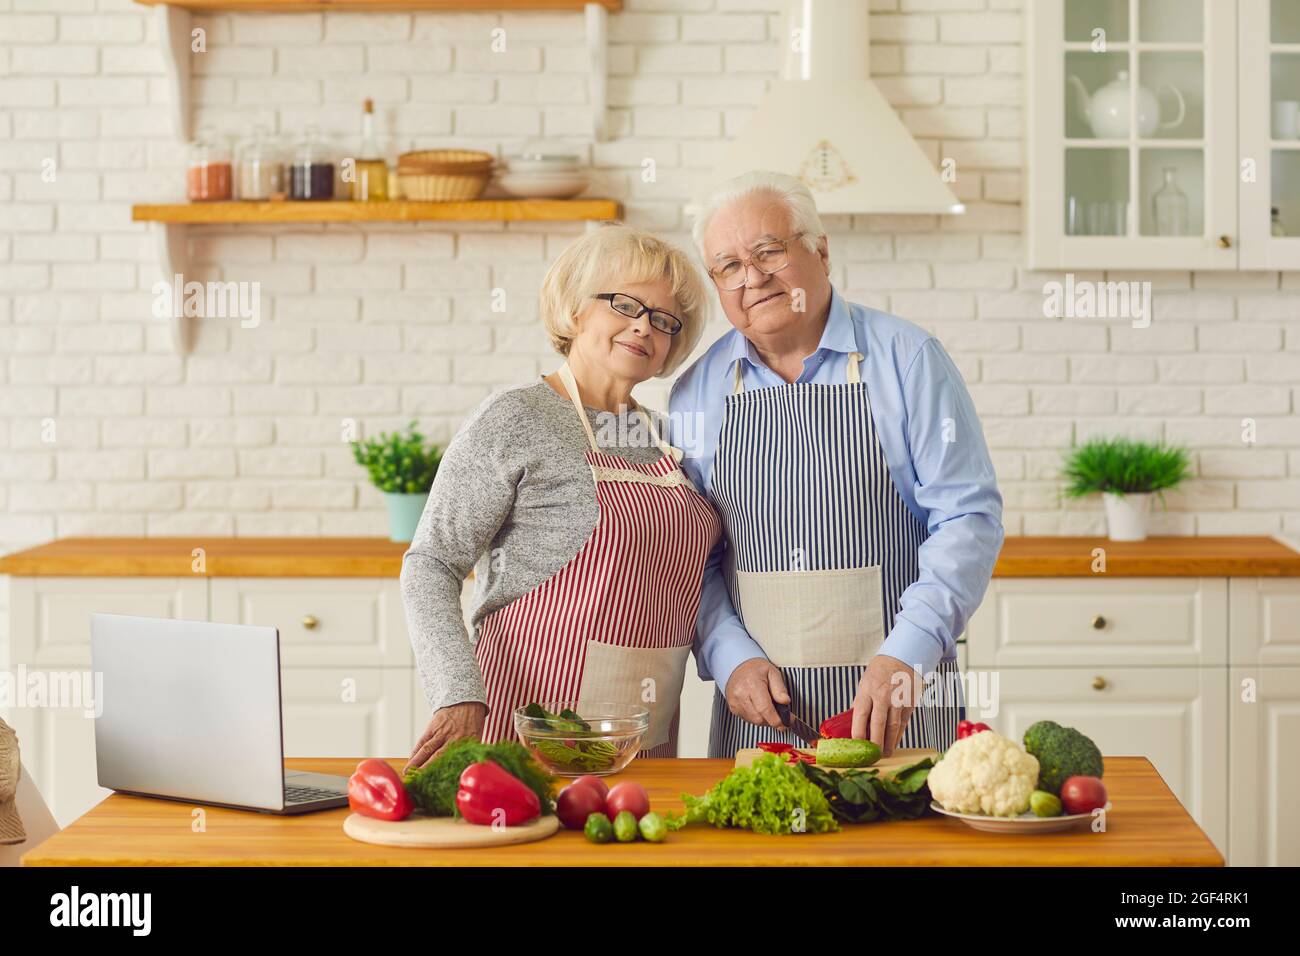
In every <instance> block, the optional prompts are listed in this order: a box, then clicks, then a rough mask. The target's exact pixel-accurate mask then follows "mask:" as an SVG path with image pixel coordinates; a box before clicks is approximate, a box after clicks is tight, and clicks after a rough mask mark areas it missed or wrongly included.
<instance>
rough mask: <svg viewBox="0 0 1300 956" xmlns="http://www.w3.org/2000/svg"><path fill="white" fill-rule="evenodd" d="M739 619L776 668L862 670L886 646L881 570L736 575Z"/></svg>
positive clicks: (863, 569)
mask: <svg viewBox="0 0 1300 956" xmlns="http://www.w3.org/2000/svg"><path fill="white" fill-rule="evenodd" d="M736 590H737V592H738V594H739V597H740V608H739V609H738V610H739V611H740V615H741V619H742V620H743V621H744V623H745V629H746V630H747V631H749V635H750V637H752V638H753V639H754V640H756V641H757V642H758V644H759V646H760V647H762V648H763V653H764V654H766V655H767V658H768V660H770V661H771V662H772V663H773V664H775V665H776V666H777V667H838V666H843V665H848V664H865V663H867V662H868V661H869V660H871V657H872V655H874V654H875V653H876V651H877V650H878V649H879V648H880V645H881V643H882V642H883V641H884V640H885V617H884V613H883V612H882V610H881V597H880V595H881V580H880V565H874V566H872V567H869V568H848V569H845V570H838V571H737V572H736Z"/></svg>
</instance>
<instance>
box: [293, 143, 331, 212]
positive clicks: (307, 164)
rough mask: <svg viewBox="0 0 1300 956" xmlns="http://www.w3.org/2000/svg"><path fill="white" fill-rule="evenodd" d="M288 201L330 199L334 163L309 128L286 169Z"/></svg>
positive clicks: (322, 144)
mask: <svg viewBox="0 0 1300 956" xmlns="http://www.w3.org/2000/svg"><path fill="white" fill-rule="evenodd" d="M289 198H290V199H333V198H334V162H333V160H332V159H331V157H330V155H329V153H328V151H327V150H326V148H325V145H324V143H322V142H321V138H320V133H319V132H318V131H317V130H316V128H315V127H308V128H307V131H306V132H305V133H303V136H302V139H300V140H299V141H298V148H297V149H296V150H295V151H294V156H293V162H292V163H291V164H290V166H289Z"/></svg>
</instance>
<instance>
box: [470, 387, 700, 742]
mask: <svg viewBox="0 0 1300 956" xmlns="http://www.w3.org/2000/svg"><path fill="white" fill-rule="evenodd" d="M559 374H560V379H561V380H562V381H563V382H564V386H565V388H566V389H567V390H568V392H569V398H570V399H571V400H572V402H573V405H574V408H575V409H576V410H577V413H578V420H579V421H581V422H582V427H583V429H584V430H585V431H586V433H587V440H588V442H589V443H590V444H591V450H590V451H588V452H587V455H586V457H587V463H588V465H589V466H590V467H591V473H592V479H593V480H594V482H595V486H596V503H597V505H598V506H599V508H600V517H599V519H598V520H597V522H596V527H595V528H594V529H593V530H592V532H591V537H590V538H588V539H587V541H586V543H585V544H584V545H583V546H582V548H581V549H579V551H578V553H577V554H576V555H574V557H573V559H572V560H571V561H569V563H568V564H566V565H565V566H564V567H563V568H561V569H560V570H559V571H558V572H556V574H555V575H554V576H552V577H550V578H548V579H547V580H546V581H543V582H542V583H541V584H539V585H538V586H537V587H535V588H533V590H531V591H529V592H528V593H527V594H525V595H523V596H522V597H519V598H517V599H516V600H514V601H512V602H511V603H510V604H507V605H506V606H505V607H503V608H500V609H499V610H497V611H494V612H493V613H492V614H490V615H488V616H487V617H486V618H484V619H483V621H482V623H481V624H480V625H479V630H478V643H477V645H476V647H475V650H474V655H475V657H476V658H477V660H478V663H479V667H480V668H482V671H483V682H484V684H485V685H486V687H487V697H488V700H487V704H488V716H487V721H486V723H485V725H484V727H483V740H484V741H485V742H488V743H491V742H493V741H497V740H503V739H514V738H515V727H514V716H513V715H514V710H515V708H517V707H521V706H523V705H525V704H528V703H530V702H532V701H538V702H543V701H569V702H578V703H581V702H583V701H590V702H597V701H609V702H613V703H628V704H633V705H640V706H645V707H647V708H648V709H649V710H650V730H649V732H647V734H646V735H645V737H644V738H642V750H641V752H640V754H639V755H640V756H642V757H675V756H676V755H677V709H678V702H679V700H680V698H681V689H682V679H683V677H684V676H685V672H686V658H687V656H688V655H689V653H690V648H691V644H692V642H693V641H694V638H695V616H696V613H697V612H698V610H699V605H700V582H701V579H702V576H703V571H704V563H705V561H706V560H707V559H708V556H709V552H710V551H711V550H712V549H713V545H714V544H715V543H716V542H717V540H718V536H719V535H720V534H721V531H722V522H721V520H720V519H719V518H718V514H717V512H716V511H714V510H713V506H712V505H711V504H710V503H709V501H708V500H707V499H706V498H704V497H703V496H702V495H700V494H699V493H698V492H697V491H696V490H695V488H694V486H693V485H692V484H691V483H690V480H689V479H687V477H686V474H685V473H684V472H683V471H682V469H681V467H680V466H679V465H678V462H677V456H678V454H680V453H675V449H672V448H671V447H669V446H668V445H667V444H665V443H664V442H663V441H662V440H661V439H660V438H659V435H658V433H657V432H656V431H655V428H654V424H653V423H652V422H651V421H650V419H649V418H648V417H647V416H646V415H645V413H644V412H640V414H641V418H642V421H643V422H644V423H645V425H646V427H647V429H648V430H649V434H650V435H651V437H652V438H653V439H654V442H655V445H656V446H658V447H659V448H660V449H661V450H662V451H663V452H664V454H663V457H661V458H659V459H658V460H657V461H655V462H654V463H653V464H649V465H641V464H636V463H635V462H630V461H627V460H626V459H624V458H622V457H619V456H618V455H610V454H605V453H604V452H601V451H600V448H599V446H598V445H597V444H596V436H595V434H594V433H593V432H592V429H591V424H590V423H589V422H588V420H587V415H586V412H585V411H584V410H583V407H582V403H581V401H580V399H579V398H578V386H577V383H576V382H575V381H574V378H573V373H572V371H570V369H569V366H568V365H567V363H566V364H565V365H564V366H563V367H562V368H561V369H560V373H559ZM638 411H639V410H638ZM507 560H508V555H507ZM577 710H578V712H579V713H581V707H578V708H577Z"/></svg>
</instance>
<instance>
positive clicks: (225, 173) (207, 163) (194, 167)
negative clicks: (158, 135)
mask: <svg viewBox="0 0 1300 956" xmlns="http://www.w3.org/2000/svg"><path fill="white" fill-rule="evenodd" d="M230 173H231V170H230V152H229V150H228V149H227V148H226V146H225V144H224V143H223V142H222V141H221V139H220V138H219V137H217V135H216V134H215V133H213V131H212V130H210V129H207V128H205V129H201V130H199V134H198V137H197V138H196V139H195V141H194V145H193V146H191V147H190V163H189V168H188V169H187V170H186V173H185V191H186V194H187V195H188V196H189V199H190V202H214V201H217V200H222V199H229V198H230V185H231V182H230V181H231V175H230Z"/></svg>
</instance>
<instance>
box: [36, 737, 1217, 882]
mask: <svg viewBox="0 0 1300 956" xmlns="http://www.w3.org/2000/svg"><path fill="white" fill-rule="evenodd" d="M389 762H390V763H391V764H393V766H395V767H398V768H400V767H401V764H402V760H401V759H400V758H399V759H392V760H390V761H389ZM356 763H357V761H356V760H354V759H320V760H290V761H288V765H289V766H290V767H291V768H294V769H300V770H314V771H318V772H321V773H335V774H347V773H350V772H351V770H352V768H353V767H355V766H356ZM731 767H732V762H731V761H729V760H639V761H636V762H635V763H633V764H632V766H631V767H630V768H629V769H628V770H627V771H626V772H625V773H624V774H622V775H620V776H621V777H625V778H627V779H632V780H636V781H638V782H640V783H642V784H643V785H645V787H646V789H647V790H648V791H649V793H650V802H651V807H652V809H654V810H657V811H660V812H663V811H666V810H673V811H675V810H680V809H681V801H680V799H679V795H680V794H681V793H682V792H683V791H686V792H688V793H697V794H698V793H704V792H705V791H706V790H708V788H709V787H710V786H712V785H713V784H714V783H715V782H717V781H718V780H719V779H721V778H722V777H723V776H725V775H726V774H727V773H728V772H729V771H730V769H731ZM613 779H617V778H611V780H613ZM1105 781H1106V787H1107V790H1108V792H1109V795H1110V800H1111V803H1112V805H1113V806H1112V809H1111V811H1110V813H1109V815H1108V820H1107V831H1106V832H1105V833H1093V832H1092V831H1091V830H1090V829H1088V828H1082V829H1080V830H1076V831H1071V832H1067V833H1059V834H1041V835H1037V836H1032V835H1031V836H1003V835H999V834H992V833H979V832H976V831H975V830H971V829H970V828H968V827H966V826H965V825H964V824H962V823H959V822H957V821H955V820H950V819H947V818H943V817H930V818H926V819H922V820H912V821H908V822H904V823H870V824H861V825H856V826H846V827H844V829H843V830H842V831H841V832H839V833H827V834H816V835H796V836H760V835H758V834H754V833H749V832H746V831H743V830H715V829H714V828H712V827H709V826H703V825H700V826H690V827H686V828H685V829H683V830H680V831H678V832H676V833H671V834H669V836H668V841H667V842H666V843H663V844H657V845H656V844H648V843H634V844H627V845H606V846H597V845H594V844H591V843H588V842H587V841H586V839H585V838H584V837H583V836H582V834H580V833H575V832H567V831H562V832H560V833H559V834H557V835H556V836H554V837H551V838H550V839H547V840H542V841H540V842H538V843H530V844H525V845H523V846H511V847H494V848H491V849H479V850H423V849H420V850H412V849H396V848H391V847H380V846H371V845H369V844H365V843H357V842H355V841H353V840H351V839H349V838H348V837H347V836H345V835H344V833H343V818H344V817H345V816H346V815H347V813H348V811H347V810H330V811H325V812H322V813H312V814H306V815H304V816H298V817H280V816H272V815H268V814H260V813H248V812H243V811H238V810H223V809H220V808H216V807H209V808H207V809H206V815H207V820H206V832H203V833H195V832H193V831H192V829H191V825H192V821H193V817H192V811H193V809H194V808H193V807H192V806H191V805H189V804H185V803H174V802H171V801H166V800H149V799H145V798H142V797H129V796H123V795H121V794H115V795H113V796H111V797H109V798H108V799H107V800H105V801H104V802H103V803H101V804H99V806H97V807H95V808H94V809H93V810H91V811H90V812H89V813H87V814H86V815H85V816H83V817H81V818H80V819H79V820H77V821H76V822H75V823H73V824H72V825H71V826H69V827H68V828H67V829H65V830H63V831H62V832H60V833H58V834H56V835H55V836H53V837H51V838H50V839H49V840H47V841H46V842H45V843H43V844H41V845H40V846H38V847H36V848H34V849H32V850H30V851H29V852H28V853H26V854H25V855H24V856H23V858H22V860H23V865H25V866H176V865H180V866H232V865H237V866H551V865H559V866H569V865H576V866H593V865H594V866H599V865H606V866H674V867H680V866H754V865H781V866H1222V865H1223V857H1222V856H1221V855H1220V854H1219V851H1218V850H1216V849H1215V848H1214V844H1212V843H1211V842H1210V839H1209V838H1208V837H1207V836H1206V835H1205V834H1204V833H1203V832H1202V831H1201V828H1200V827H1198V826H1197V825H1196V823H1195V822H1194V821H1193V820H1192V818H1191V817H1190V816H1189V815H1188V813H1187V811H1186V810H1184V809H1183V807H1182V805H1181V804H1180V803H1179V802H1178V800H1177V798H1175V797H1174V795H1173V793H1171V792H1170V790H1169V788H1168V787H1167V786H1166V785H1165V782H1164V781H1163V780H1161V779H1160V775H1159V774H1158V773H1156V770H1155V768H1154V767H1153V766H1152V765H1151V762H1150V761H1149V760H1147V759H1146V758H1145V757H1107V758H1106V773H1105Z"/></svg>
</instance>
